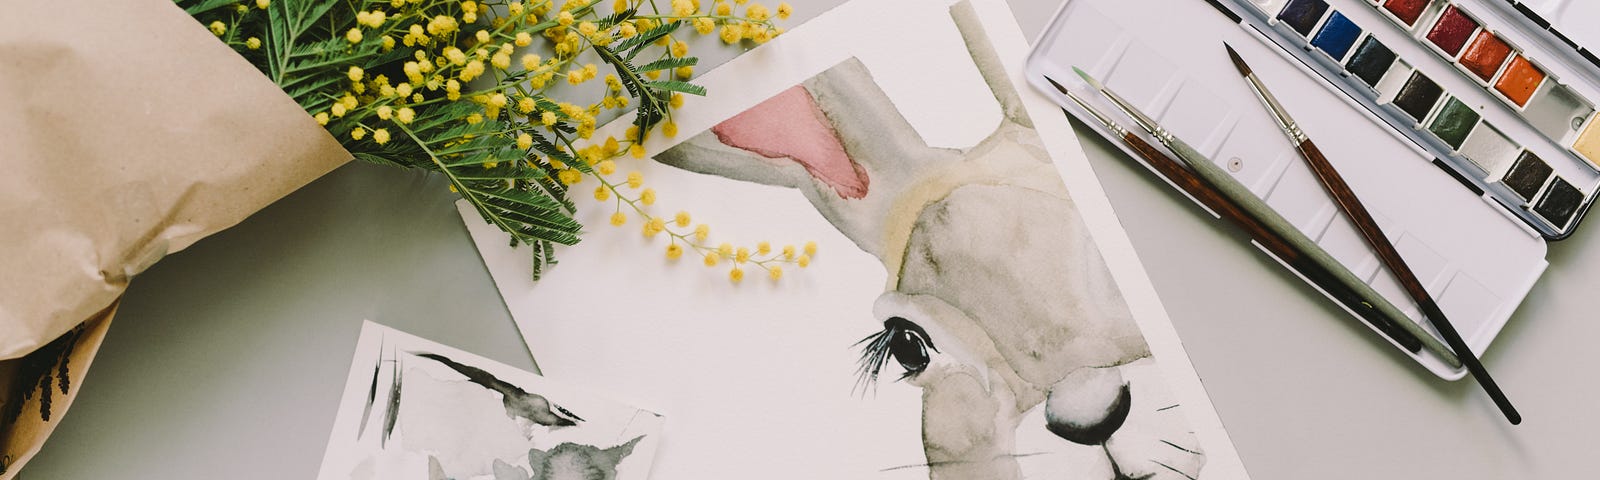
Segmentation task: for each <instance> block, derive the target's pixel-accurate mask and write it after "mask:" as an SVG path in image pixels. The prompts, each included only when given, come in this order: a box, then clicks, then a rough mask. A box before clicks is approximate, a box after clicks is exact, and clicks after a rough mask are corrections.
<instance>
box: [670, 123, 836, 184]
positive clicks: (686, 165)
mask: <svg viewBox="0 0 1600 480" xmlns="http://www.w3.org/2000/svg"><path fill="white" fill-rule="evenodd" d="M655 159H656V161H658V162H661V163H664V164H667V165H671V166H674V167H678V168H681V169H684V170H688V171H691V172H695V173H703V174H706V175H716V176H720V177H726V178H730V179H734V180H740V181H745V182H752V183H759V184H762V185H773V186H779V187H790V188H801V187H802V186H803V185H805V184H806V183H808V182H809V180H808V179H807V178H806V177H807V174H806V170H805V167H802V166H800V164H798V163H795V162H793V161H790V160H789V159H787V158H768V157H764V156H761V155H757V154H755V153H754V152H751V151H748V150H743V149H739V148H734V147H731V146H728V145H727V144H724V143H722V141H721V140H719V139H717V136H716V134H714V133H712V132H711V131H710V130H707V131H706V132H704V133H701V134H699V135H695V136H694V138H690V139H689V140H686V141H684V142H683V143H679V144H678V145H677V146H675V147H672V148H670V149H667V151H664V152H661V153H659V154H656V156H655Z"/></svg>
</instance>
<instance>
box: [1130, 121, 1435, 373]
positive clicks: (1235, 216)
mask: <svg viewBox="0 0 1600 480" xmlns="http://www.w3.org/2000/svg"><path fill="white" fill-rule="evenodd" d="M1122 140H1123V142H1124V143H1126V144H1127V145H1128V147H1129V148H1131V149H1133V151H1134V152H1136V153H1138V154H1139V156H1140V157H1142V158H1144V160H1145V163H1146V164H1148V165H1150V167H1151V168H1154V169H1155V170H1156V172H1157V173H1159V174H1161V176H1162V177H1165V178H1166V179H1167V180H1168V181H1171V182H1172V184H1173V185H1177V186H1178V188H1179V189H1182V190H1183V191H1184V192H1186V193H1188V194H1189V195H1190V196H1192V197H1194V198H1195V200H1198V201H1199V202H1200V204H1201V205H1204V206H1205V207H1206V208H1209V209H1211V211H1213V212H1216V213H1217V215H1221V216H1222V218H1224V219H1226V220H1228V221H1230V222H1232V223H1233V224H1234V225H1235V226H1237V227H1238V228H1239V229H1240V230H1244V232H1245V234H1247V235H1249V236H1250V238H1251V239H1252V240H1255V241H1256V243H1259V244H1261V246H1262V248H1264V249H1266V250H1267V252H1268V253H1271V254H1272V255H1273V256H1276V257H1278V259H1279V260H1282V261H1283V262H1284V263H1286V264H1288V265H1289V267H1290V268H1292V269H1294V270H1295V271H1298V272H1300V274H1301V275H1304V276H1305V277H1306V279H1307V280H1309V281H1311V283H1313V284H1315V285H1316V286H1317V287H1318V288H1321V289H1322V290H1323V291H1324V292H1327V293H1328V295H1330V296H1332V297H1333V298H1334V300H1336V301H1338V302H1339V303H1340V304H1342V305H1344V306H1345V307H1346V308H1349V309H1350V310H1351V311H1352V312H1355V313H1356V314H1357V315H1358V316H1359V317H1361V319H1362V320H1364V321H1366V322H1367V323H1368V324H1370V325H1372V326H1373V327H1374V328H1376V329H1378V331H1379V332H1380V333H1382V334H1383V335H1384V336H1387V337H1389V338H1391V339H1393V340H1394V341H1395V343H1397V344H1399V345H1400V346H1401V347H1404V348H1405V349H1406V350H1407V351H1410V352H1413V353H1415V352H1419V351H1421V350H1422V342H1421V340H1419V339H1417V338H1416V337H1415V336H1413V335H1410V334H1408V333H1407V332H1405V331H1403V330H1401V329H1400V327H1399V326H1397V325H1394V324H1393V323H1392V322H1390V321H1389V320H1388V318H1387V317H1384V316H1383V315H1382V314H1381V313H1380V312H1378V311H1377V310H1375V309H1374V308H1372V307H1371V306H1370V305H1368V304H1367V303H1366V302H1364V301H1362V300H1361V296H1360V295H1359V294H1357V293H1356V292H1354V291H1351V290H1350V289H1349V288H1348V287H1346V286H1345V285H1344V284H1343V283H1341V282H1339V281H1338V277H1337V276H1336V275H1334V274H1333V273H1331V272H1329V271H1327V269H1326V268H1324V267H1323V266H1322V265H1321V264H1319V263H1317V262H1315V261H1313V260H1311V259H1310V258H1307V257H1306V256H1305V255H1304V254H1303V253H1301V252H1300V251H1299V250H1297V249H1295V248H1294V247H1293V246H1291V245H1290V243H1289V242H1288V241H1286V240H1284V238H1283V237H1282V236H1280V235H1278V234H1277V233H1275V232H1273V230H1272V229H1269V228H1267V227H1266V226H1265V225H1263V224H1262V223H1261V222H1260V221H1259V220H1257V219H1256V218H1255V217H1253V216H1251V215H1250V214H1248V213H1246V212H1245V211H1244V210H1243V209H1241V208H1240V207H1239V206H1238V205H1237V204H1235V203H1234V202H1232V201H1230V200H1228V199H1227V197H1225V196H1223V195H1222V194H1221V193H1219V192H1217V191H1216V189H1214V188H1211V186H1210V185H1207V184H1206V183H1205V182H1204V181H1202V180H1201V179H1200V178H1199V177H1196V176H1195V175H1194V173H1193V172H1190V171H1189V170H1188V169H1186V168H1184V167H1183V166H1182V165H1180V164H1178V162H1177V161H1176V160H1173V159H1172V158H1171V157H1168V156H1167V155H1166V154H1165V153H1162V152H1161V151H1160V150H1158V149H1156V147H1155V146H1153V145H1150V143H1149V142H1146V141H1144V139H1142V138H1139V136H1138V135H1134V134H1133V133H1127V134H1124V135H1123V138H1122Z"/></svg>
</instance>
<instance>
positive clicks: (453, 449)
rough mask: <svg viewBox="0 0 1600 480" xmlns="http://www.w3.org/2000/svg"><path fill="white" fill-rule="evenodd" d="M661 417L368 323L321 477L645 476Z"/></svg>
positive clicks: (524, 479) (492, 479)
mask: <svg viewBox="0 0 1600 480" xmlns="http://www.w3.org/2000/svg"><path fill="white" fill-rule="evenodd" d="M661 426H662V418H661V417H660V416H659V415H656V414H654V413H650V412H647V411H643V410H639V409H636V408H633V407H629V406H625V405H620V404H616V403H614V402H611V401H608V400H605V399H601V398H597V397H594V396H592V395H589V394H587V393H585V392H581V391H577V390H574V389H571V388H565V387H563V386H561V385H557V384H554V383H552V382H550V381H548V380H545V379H543V378H542V377H539V376H537V375H534V374H531V373H528V372H524V371H521V370H517V369H514V368H511V367H508V366H505V365H503V364H499V363H496V362H492V361H489V360H486V359H483V358H481V357H477V356H475V355H471V354H468V353H466V352H462V351H459V350H455V349H452V348H449V347H445V346H443V345H439V344H436V343H433V342H429V341H426V340H423V339H420V338H417V337H414V336H411V335H407V334H405V333H402V332H399V331H397V330H394V329H391V328H388V327H384V326H382V325H378V324H376V323H373V322H366V323H365V325H364V326H363V328H362V332H361V339H360V341H359V343H358V345H357V347H356V355H355V359H354V360H353V362H352V365H351V370H350V376H349V380H348V381H347V384H346V387H345V391H344V397H343V399H342V400H341V402H340V407H339V415H338V417H337V418H336V420H335V424H334V429H333V433H332V434H331V435H330V437H329V441H328V448H327V451H326V453H325V454H324V457H323V463H322V469H321V472H320V474H319V475H318V478H319V479H322V480H334V479H350V480H390V479H418V480H566V479H573V480H630V479H643V478H646V477H647V475H648V473H649V469H650V463H651V457H652V456H653V454H654V450H655V446H656V442H657V437H659V436H660V432H661Z"/></svg>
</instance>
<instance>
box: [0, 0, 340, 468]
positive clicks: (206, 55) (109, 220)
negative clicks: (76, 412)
mask: <svg viewBox="0 0 1600 480" xmlns="http://www.w3.org/2000/svg"><path fill="white" fill-rule="evenodd" d="M0 12H3V14H0V15H3V17H4V18H6V19H7V20H8V21H7V22H5V23H6V27H5V28H0V172H3V173H0V360H4V359H13V358H17V357H20V356H22V355H24V354H27V353H28V352H31V351H33V350H35V349H37V348H39V347H40V346H42V345H45V344H46V343H48V342H50V341H52V340H54V339H56V338H58V337H60V336H62V335H63V334H64V333H67V332H68V331H69V330H71V329H73V328H74V327H75V326H77V325H80V324H83V323H84V322H85V321H86V320H90V319H94V318H97V317H96V315H97V313H101V312H104V315H103V317H104V318H105V319H109V317H110V312H109V310H108V307H109V306H110V305H111V304H112V302H114V301H115V300H116V299H117V298H118V297H119V296H120V295H121V294H122V291H123V290H124V289H125V288H126V286H127V283H128V281H129V280H130V279H131V278H133V277H134V276H135V275H137V274H138V273H139V272H142V271H144V270H145V269H146V268H148V267H150V265H151V264H152V263H155V261H156V260H159V259H161V258H162V257H163V256H165V255H168V254H171V253H173V252H176V251H179V250H182V249H183V248H185V247H187V246H189V245H190V244H192V243H194V242H195V241H196V240H199V239H200V238H202V237H205V236H206V235H210V234H212V233H215V232H217V231H219V230H222V229H224V228H227V227H229V226H232V225H234V224H236V223H238V222H239V221H240V220H243V219H244V218H245V217H246V216H248V215H250V214H251V213H253V212H255V211H257V210H259V209H261V208H262V207H264V206H266V205H267V204H269V203H271V202H273V201H275V200H277V199H278V198H281V197H283V196H284V195H286V194H288V193H289V192H291V191H294V190H295V189H297V188H299V187H301V186H303V185H305V184H306V183H308V182H310V181H311V180H313V179H315V178H317V177H319V176H322V175H323V174H325V173H327V172H329V171H331V170H332V169H333V168H335V167H337V166H339V165H340V164H343V163H344V162H346V161H348V160H349V159H350V158H351V157H350V154H349V153H348V152H346V151H345V150H344V149H343V148H342V147H340V146H339V144H338V142H337V141H336V140H334V139H333V138H332V137H331V136H329V135H328V133H327V132H326V131H324V130H323V129H322V128H321V127H320V126H318V125H317V124H316V123H315V122H314V121H313V120H312V119H311V117H309V116H308V115H306V114H305V112H303V111H302V110H301V109H300V107H299V106H298V105H297V104H296V103H295V102H294V101H293V100H292V99H290V98H289V97H288V96H286V95H285V94H284V93H283V92H282V91H280V90H279V89H278V88H277V87H276V86H275V85H273V84H272V82H270V81H269V80H268V79H267V78H266V76H264V75H262V74H261V73H260V72H258V71H257V70H256V69H255V68H254V67H252V66H251V65H250V64H249V63H247V62H246V61H245V60H244V59H243V58H240V57H239V56H238V54H236V53H235V52H233V51H232V50H230V49H229V48H228V47H227V46H226V45H224V44H223V43H222V42H221V41H219V40H218V39H217V38H216V37H214V36H212V35H211V33H210V32H208V31H207V30H206V29H205V27H204V26H202V25H200V24H199V23H198V22H196V21H195V20H193V19H192V18H190V17H189V16H188V15H187V14H185V13H184V12H183V11H182V10H181V9H179V8H178V7H177V6H175V5H173V4H172V2H171V1H170V0H118V1H112V2H98V1H86V0H66V1H55V2H39V1H28V0H0ZM100 322H101V323H100V324H91V326H94V325H98V327H96V328H101V329H103V328H104V323H106V322H105V321H103V320H101V321H100ZM127 327H128V328H138V326H137V325H128V326H127ZM89 350H90V351H91V352H92V350H93V349H92V348H91V349H89ZM78 373H79V376H78V377H77V378H74V379H73V380H74V381H77V380H79V379H80V378H81V373H82V372H81V370H80V371H79V372H78ZM7 401H15V400H14V399H6V398H3V397H0V404H3V403H4V402H7ZM65 405H66V402H60V404H58V405H56V406H55V407H56V408H55V410H56V413H57V415H54V416H53V418H54V419H59V417H60V414H61V413H63V412H62V411H63V410H64V409H65ZM4 427H8V426H0V435H5V433H4V430H12V431H17V430H15V429H11V428H4ZM48 431H49V428H44V429H36V430H33V431H31V433H30V432H28V431H22V432H20V433H22V434H25V435H34V436H36V438H31V439H30V438H24V439H22V440H23V441H21V442H18V441H15V440H16V439H7V438H3V437H0V447H4V448H5V450H4V451H0V458H3V456H4V455H11V456H12V457H13V458H12V459H11V461H10V462H9V463H10V465H9V467H10V468H9V469H8V470H9V471H8V472H7V474H3V475H0V480H4V479H6V478H9V475H14V474H15V473H16V470H17V469H18V468H17V467H18V466H19V465H20V463H21V459H22V458H23V457H25V456H26V455H23V454H22V452H24V451H26V452H32V451H35V450H36V447H37V444H38V442H42V441H43V437H44V435H47V434H48ZM18 445H30V446H31V447H30V448H22V449H20V450H14V449H15V448H18Z"/></svg>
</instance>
